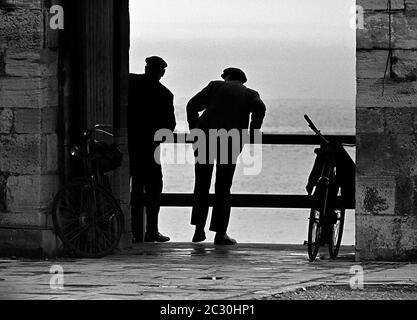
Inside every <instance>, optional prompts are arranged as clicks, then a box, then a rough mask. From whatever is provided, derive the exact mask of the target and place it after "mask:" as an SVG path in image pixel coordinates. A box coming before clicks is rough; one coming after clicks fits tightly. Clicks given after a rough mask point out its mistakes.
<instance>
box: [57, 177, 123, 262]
mask: <svg viewBox="0 0 417 320" xmlns="http://www.w3.org/2000/svg"><path fill="white" fill-rule="evenodd" d="M52 220H53V224H54V227H55V231H56V233H57V235H58V236H59V238H60V239H61V241H62V242H63V244H64V246H65V248H66V249H67V250H69V251H71V252H73V253H75V254H76V255H77V256H79V257H83V258H100V257H104V256H106V255H108V254H110V253H112V252H113V250H114V249H115V248H116V247H117V245H118V244H119V241H120V238H121V235H122V230H123V214H122V211H121V209H120V206H119V205H118V203H117V201H116V199H115V198H114V197H113V196H112V195H111V194H110V193H109V192H108V191H107V190H106V189H105V188H103V187H101V186H100V185H95V184H93V185H92V184H91V183H90V182H88V181H85V180H78V181H75V182H73V183H70V184H68V185H67V186H65V187H64V188H63V189H61V191H60V192H59V193H58V194H57V195H56V197H55V199H54V202H53V206H52Z"/></svg>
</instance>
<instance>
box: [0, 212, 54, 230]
mask: <svg viewBox="0 0 417 320" xmlns="http://www.w3.org/2000/svg"><path fill="white" fill-rule="evenodd" d="M49 220H50V219H48V215H47V214H45V213H44V212H40V211H39V210H34V211H32V212H30V211H28V212H3V213H2V214H1V215H0V226H7V227H8V228H12V227H16V228H18V227H42V226H44V227H51V226H52V225H51V224H50V221H49Z"/></svg>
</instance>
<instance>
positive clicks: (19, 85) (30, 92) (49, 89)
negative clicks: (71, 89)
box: [0, 76, 59, 109]
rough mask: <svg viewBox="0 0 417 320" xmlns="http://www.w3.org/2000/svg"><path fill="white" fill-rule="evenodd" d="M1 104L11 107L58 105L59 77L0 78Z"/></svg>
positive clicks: (36, 107)
mask: <svg viewBox="0 0 417 320" xmlns="http://www.w3.org/2000/svg"><path fill="white" fill-rule="evenodd" d="M0 105H1V106H3V107H6V108H11V109H20V108H26V109H29V108H33V109H40V108H43V107H48V106H58V105H59V95H58V79H57V77H56V76H54V77H41V78H18V77H7V78H0Z"/></svg>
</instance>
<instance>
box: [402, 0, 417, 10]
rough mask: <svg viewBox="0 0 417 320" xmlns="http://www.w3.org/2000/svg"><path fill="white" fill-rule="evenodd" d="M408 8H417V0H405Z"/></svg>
mask: <svg viewBox="0 0 417 320" xmlns="http://www.w3.org/2000/svg"><path fill="white" fill-rule="evenodd" d="M404 2H405V8H406V10H417V0H404Z"/></svg>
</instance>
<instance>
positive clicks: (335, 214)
mask: <svg viewBox="0 0 417 320" xmlns="http://www.w3.org/2000/svg"><path fill="white" fill-rule="evenodd" d="M345 211H346V210H345V208H344V206H343V204H341V203H337V204H336V205H335V208H334V209H333V210H331V211H330V219H331V222H330V241H329V254H330V258H332V259H335V258H336V257H337V255H338V254H339V249H340V245H341V243H342V236H343V227H344V224H345Z"/></svg>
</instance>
